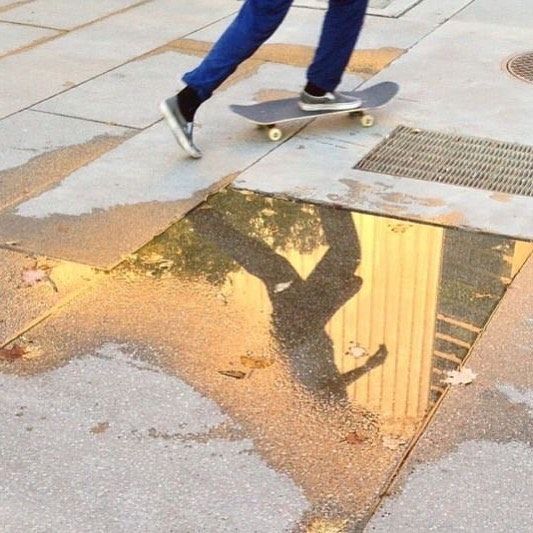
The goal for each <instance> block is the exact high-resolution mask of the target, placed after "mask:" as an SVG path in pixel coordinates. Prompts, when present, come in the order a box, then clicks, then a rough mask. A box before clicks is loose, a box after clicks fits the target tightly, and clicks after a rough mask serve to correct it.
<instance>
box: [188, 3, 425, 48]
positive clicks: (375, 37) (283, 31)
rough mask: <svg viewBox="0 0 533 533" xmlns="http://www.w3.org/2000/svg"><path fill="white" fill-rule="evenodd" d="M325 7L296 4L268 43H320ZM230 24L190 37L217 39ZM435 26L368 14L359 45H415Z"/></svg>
mask: <svg viewBox="0 0 533 533" xmlns="http://www.w3.org/2000/svg"><path fill="white" fill-rule="evenodd" d="M323 20H324V11H321V10H315V9H301V8H292V9H291V10H290V11H289V14H288V15H287V18H286V19H285V20H284V21H283V24H282V25H281V26H280V27H279V29H278V30H277V31H276V32H275V33H274V35H273V36H272V37H271V38H270V39H269V40H268V41H267V43H268V44H286V45H304V46H310V47H313V49H314V48H315V47H316V45H317V44H318V40H319V37H320V31H321V29H322V23H323ZM227 26H228V21H227V20H225V21H222V22H219V23H217V24H213V25H212V26H209V27H208V28H205V29H202V30H200V31H198V32H195V33H194V34H192V35H191V36H189V38H191V39H197V40H200V41H208V42H214V41H216V40H217V39H218V37H220V35H221V34H222V32H223V31H224V30H225V29H226V27H227ZM431 29H432V24H429V23H427V22H425V21H417V20H403V19H387V18H382V17H367V18H366V20H365V24H364V26H363V30H362V32H361V36H360V39H359V42H358V45H357V47H358V49H375V48H400V49H406V48H410V47H411V46H413V45H414V44H415V43H416V42H418V41H419V40H420V39H422V38H423V37H424V36H425V35H426V34H427V33H429V31H431Z"/></svg>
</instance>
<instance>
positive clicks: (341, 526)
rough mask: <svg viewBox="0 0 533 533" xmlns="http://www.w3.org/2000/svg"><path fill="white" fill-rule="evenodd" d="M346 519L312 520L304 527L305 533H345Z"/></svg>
mask: <svg viewBox="0 0 533 533" xmlns="http://www.w3.org/2000/svg"><path fill="white" fill-rule="evenodd" d="M348 523H349V520H348V519H346V518H322V517H320V518H314V519H313V520H312V521H311V522H310V523H309V524H308V525H307V527H306V532H307V533H346V532H347V527H348Z"/></svg>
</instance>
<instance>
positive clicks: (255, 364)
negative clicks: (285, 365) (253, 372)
mask: <svg viewBox="0 0 533 533" xmlns="http://www.w3.org/2000/svg"><path fill="white" fill-rule="evenodd" d="M241 364H242V365H243V366H245V367H246V368H253V369H263V368H268V367H269V366H272V365H273V364H274V361H273V360H272V359H267V358H266V357H254V356H252V355H242V356H241Z"/></svg>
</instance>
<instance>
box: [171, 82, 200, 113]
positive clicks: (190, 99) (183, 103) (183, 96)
mask: <svg viewBox="0 0 533 533" xmlns="http://www.w3.org/2000/svg"><path fill="white" fill-rule="evenodd" d="M177 99H178V107H179V109H180V111H181V114H182V115H183V117H184V118H185V120H186V121H187V122H193V120H194V115H195V113H196V111H197V110H198V108H199V107H200V106H201V105H202V100H201V99H200V97H199V96H198V94H196V91H195V90H194V89H193V88H192V87H189V86H187V87H185V89H183V91H180V92H179V93H178V96H177Z"/></svg>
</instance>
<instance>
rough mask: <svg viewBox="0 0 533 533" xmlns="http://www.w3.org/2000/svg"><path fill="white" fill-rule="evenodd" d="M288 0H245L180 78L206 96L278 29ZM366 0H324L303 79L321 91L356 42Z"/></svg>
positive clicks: (331, 83) (334, 80)
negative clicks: (315, 41) (319, 30)
mask: <svg viewBox="0 0 533 533" xmlns="http://www.w3.org/2000/svg"><path fill="white" fill-rule="evenodd" d="M292 2H293V0H246V1H245V3H244V5H243V6H242V8H241V10H240V12H239V14H238V16H237V18H236V19H235V20H234V21H233V23H232V24H231V25H230V26H229V28H228V29H227V30H226V31H225V32H224V34H223V35H222V37H221V38H220V39H219V40H218V42H217V43H216V44H215V45H214V47H213V48H212V49H211V51H210V52H209V54H208V55H207V56H206V57H205V59H204V60H203V61H202V63H201V64H200V66H199V67H198V68H196V69H195V70H193V71H192V72H188V73H187V74H185V76H184V77H183V81H184V82H185V83H186V84H187V85H189V86H190V87H192V88H193V89H194V90H195V91H196V93H197V94H198V96H199V97H200V99H201V100H207V99H208V98H210V97H211V95H212V94H213V91H214V90H215V89H216V88H217V87H219V86H220V85H221V84H222V83H223V82H224V81H225V80H226V79H227V78H228V77H229V76H230V75H231V74H233V72H235V70H236V69H237V67H238V66H239V65H240V64H241V63H242V62H243V61H244V60H245V59H248V58H249V57H250V56H251V55H253V54H254V52H255V51H256V50H257V49H258V48H259V47H260V46H261V45H262V44H263V43H264V42H265V41H266V40H267V39H269V38H270V36H271V35H272V34H273V33H274V32H275V31H276V30H277V29H278V27H279V25H280V24H281V23H282V22H283V19H284V18H285V16H286V15H287V13H288V12H289V8H290V7H291V4H292ZM367 4H368V0H329V8H328V11H327V13H326V18H325V20H324V26H323V28H322V35H321V37H320V43H319V46H318V49H317V51H316V54H315V58H314V60H313V63H312V64H311V66H310V67H309V70H308V72H307V79H308V81H310V82H311V83H313V84H314V85H316V86H317V87H320V88H321V89H323V90H324V91H333V90H335V89H336V88H337V86H338V85H339V83H340V81H341V78H342V74H343V72H344V69H345V68H346V65H347V64H348V61H349V60H350V56H351V54H352V52H353V49H354V47H355V43H356V42H357V37H358V36H359V32H360V31H361V27H362V26H363V20H364V17H365V13H366V7H367Z"/></svg>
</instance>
